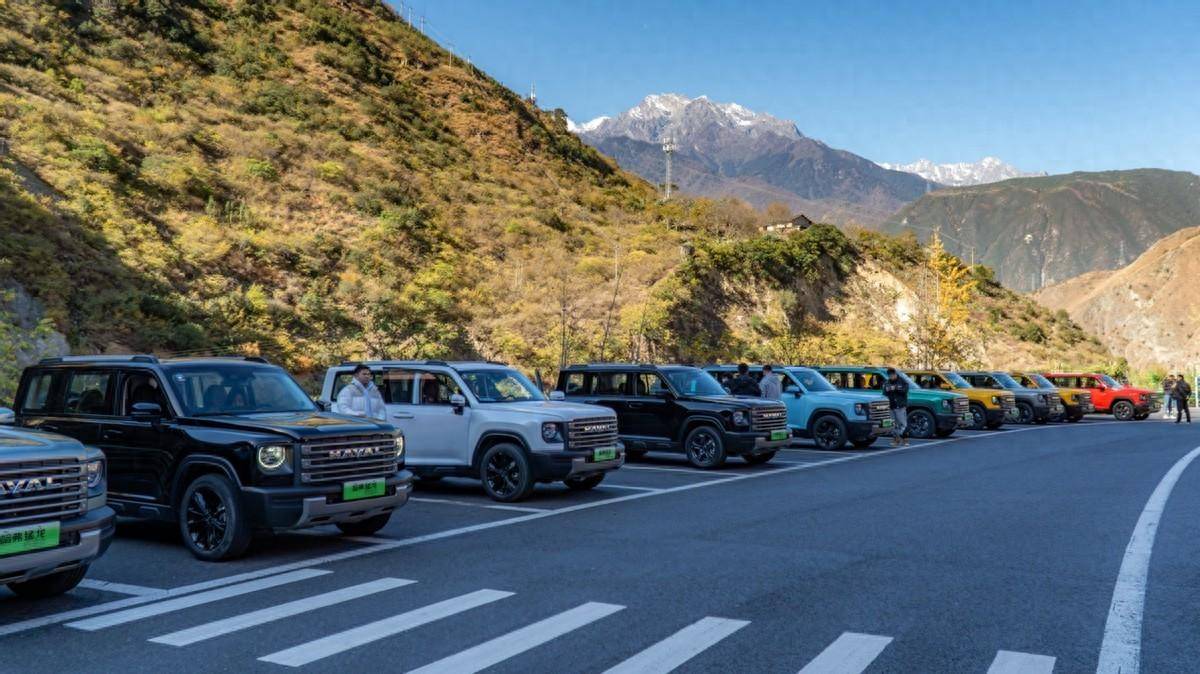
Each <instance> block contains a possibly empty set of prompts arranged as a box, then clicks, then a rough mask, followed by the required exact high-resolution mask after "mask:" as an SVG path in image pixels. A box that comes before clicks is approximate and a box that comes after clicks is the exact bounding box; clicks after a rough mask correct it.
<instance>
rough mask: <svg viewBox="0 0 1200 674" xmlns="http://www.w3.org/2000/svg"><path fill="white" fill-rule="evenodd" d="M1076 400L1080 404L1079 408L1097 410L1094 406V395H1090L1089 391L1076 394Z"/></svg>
mask: <svg viewBox="0 0 1200 674" xmlns="http://www.w3.org/2000/svg"><path fill="white" fill-rule="evenodd" d="M1075 400H1076V401H1077V402H1078V403H1079V406H1080V407H1082V408H1084V409H1095V408H1094V407H1093V406H1092V394H1091V393H1088V392H1087V391H1084V392H1083V393H1076V394H1075Z"/></svg>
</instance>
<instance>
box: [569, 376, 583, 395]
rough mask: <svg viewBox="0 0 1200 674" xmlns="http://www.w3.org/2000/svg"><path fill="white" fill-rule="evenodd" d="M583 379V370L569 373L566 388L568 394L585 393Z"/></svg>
mask: <svg viewBox="0 0 1200 674" xmlns="http://www.w3.org/2000/svg"><path fill="white" fill-rule="evenodd" d="M583 379H584V375H583V373H582V372H572V373H570V374H568V375H567V377H566V389H565V392H566V393H567V395H571V394H573V393H583Z"/></svg>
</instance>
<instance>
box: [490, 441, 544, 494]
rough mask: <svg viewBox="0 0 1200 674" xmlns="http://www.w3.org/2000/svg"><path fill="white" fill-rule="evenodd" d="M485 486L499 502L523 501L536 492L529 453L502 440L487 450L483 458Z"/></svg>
mask: <svg viewBox="0 0 1200 674" xmlns="http://www.w3.org/2000/svg"><path fill="white" fill-rule="evenodd" d="M480 465H481V468H480V473H481V475H480V477H481V478H482V480H483V489H484V491H486V492H487V494H488V496H490V497H491V498H492V499H494V500H496V501H501V502H505V503H511V502H513V501H520V500H522V499H524V498H526V497H528V496H529V494H530V493H532V492H533V488H534V486H535V482H534V480H533V474H532V471H531V470H530V467H529V460H528V459H526V458H525V453H524V452H522V451H521V448H520V447H517V446H516V445H512V444H508V443H502V444H499V445H496V446H495V447H492V448H491V449H489V450H488V451H487V452H485V453H484V455H483V459H482V460H481V461H480Z"/></svg>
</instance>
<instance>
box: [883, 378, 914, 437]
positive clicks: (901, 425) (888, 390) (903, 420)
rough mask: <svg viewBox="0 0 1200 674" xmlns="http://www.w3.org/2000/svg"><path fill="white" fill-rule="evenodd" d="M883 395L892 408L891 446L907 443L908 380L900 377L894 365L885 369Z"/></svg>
mask: <svg viewBox="0 0 1200 674" xmlns="http://www.w3.org/2000/svg"><path fill="white" fill-rule="evenodd" d="M883 395H885V396H887V399H888V407H890V408H892V446H893V447H896V446H899V445H907V444H908V437H907V435H906V433H907V432H908V382H907V381H904V379H903V378H901V377H900V373H899V372H896V368H894V367H889V368H888V369H887V381H885V382H883Z"/></svg>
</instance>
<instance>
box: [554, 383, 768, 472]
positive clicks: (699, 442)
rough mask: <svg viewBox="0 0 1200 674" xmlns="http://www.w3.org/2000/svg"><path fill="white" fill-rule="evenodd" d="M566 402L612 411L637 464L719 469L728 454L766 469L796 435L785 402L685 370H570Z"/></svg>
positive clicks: (564, 385)
mask: <svg viewBox="0 0 1200 674" xmlns="http://www.w3.org/2000/svg"><path fill="white" fill-rule="evenodd" d="M558 390H559V391H561V392H562V393H563V394H564V395H565V396H566V398H567V399H568V400H574V401H579V402H584V403H589V404H594V405H603V406H605V407H611V408H612V409H613V410H616V412H617V429H618V432H619V433H620V435H621V440H622V441H623V442H624V443H625V450H626V454H627V455H628V456H629V457H631V458H638V457H639V456H644V455H645V454H646V452H648V451H667V452H684V453H686V454H687V457H688V460H689V461H690V462H691V463H692V465H694V466H696V467H698V468H714V467H716V466H719V465H721V464H722V463H724V462H725V457H726V456H728V455H735V456H741V457H742V459H743V460H745V461H746V462H747V463H766V462H767V461H770V460H771V458H772V457H774V456H775V452H776V451H777V450H778V449H779V448H780V447H783V446H784V445H786V444H787V443H788V441H789V436H790V433H789V431H788V427H787V408H786V407H784V405H783V403H781V402H777V401H773V400H763V399H761V398H744V397H735V396H731V395H729V394H728V392H726V391H725V389H724V388H722V387H721V384H720V383H718V382H717V380H716V379H713V377H712V375H710V374H708V373H707V372H705V371H704V370H701V369H699V368H694V367H686V366H682V365H661V366H659V365H619V364H603V365H600V364H593V365H571V366H570V367H567V368H565V369H564V370H563V371H562V372H560V373H559V375H558Z"/></svg>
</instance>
